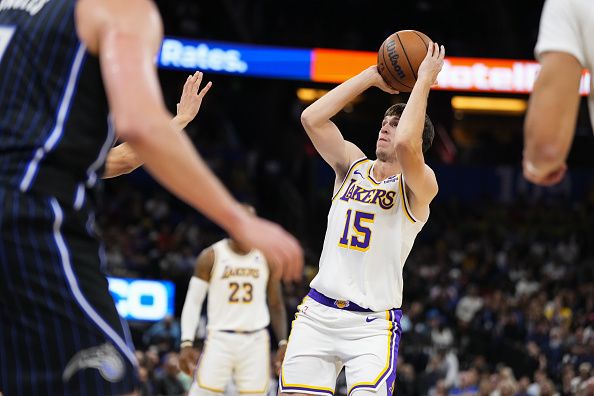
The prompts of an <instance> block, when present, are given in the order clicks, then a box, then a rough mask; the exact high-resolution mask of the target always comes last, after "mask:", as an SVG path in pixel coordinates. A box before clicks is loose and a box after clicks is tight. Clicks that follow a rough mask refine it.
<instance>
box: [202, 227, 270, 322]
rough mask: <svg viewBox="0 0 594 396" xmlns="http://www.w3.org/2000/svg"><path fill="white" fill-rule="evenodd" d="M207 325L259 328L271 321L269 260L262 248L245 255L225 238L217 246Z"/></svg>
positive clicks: (211, 278)
mask: <svg viewBox="0 0 594 396" xmlns="http://www.w3.org/2000/svg"><path fill="white" fill-rule="evenodd" d="M212 247H213V250H214V256H215V261H214V265H213V267H212V272H211V275H210V286H209V288H208V304H207V311H206V314H207V317H208V324H207V329H208V330H209V331H210V330H225V331H238V332H246V331H255V330H261V329H264V328H266V326H268V324H269V323H270V314H269V312H268V304H267V293H266V290H267V286H268V275H269V270H268V264H267V262H266V258H265V257H264V255H263V254H262V252H260V251H259V250H252V251H251V252H249V253H247V254H244V255H241V254H237V253H235V252H234V251H233V250H232V249H231V247H230V246H229V240H228V239H223V240H222V241H220V242H217V243H215V244H214V245H213V246H212Z"/></svg>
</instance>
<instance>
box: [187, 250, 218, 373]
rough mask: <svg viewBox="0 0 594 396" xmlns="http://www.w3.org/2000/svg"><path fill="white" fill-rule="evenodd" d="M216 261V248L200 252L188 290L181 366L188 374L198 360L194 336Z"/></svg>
mask: <svg viewBox="0 0 594 396" xmlns="http://www.w3.org/2000/svg"><path fill="white" fill-rule="evenodd" d="M214 261H215V253H214V249H213V248H212V246H211V247H208V248H206V249H204V250H203V251H202V253H200V255H199V256H198V259H197V260H196V265H195V267H194V276H192V279H190V284H189V285H188V292H187V294H186V300H185V301H184V307H183V308H182V313H181V344H180V348H181V349H180V354H179V367H180V369H181V370H182V371H184V372H185V373H187V374H188V375H192V372H193V371H194V366H195V365H196V361H197V352H196V350H195V349H194V347H193V346H194V336H195V335H196V329H197V328H198V322H200V312H201V311H202V303H204V298H205V297H206V293H207V291H208V285H209V283H210V274H211V272H212V267H213V265H214Z"/></svg>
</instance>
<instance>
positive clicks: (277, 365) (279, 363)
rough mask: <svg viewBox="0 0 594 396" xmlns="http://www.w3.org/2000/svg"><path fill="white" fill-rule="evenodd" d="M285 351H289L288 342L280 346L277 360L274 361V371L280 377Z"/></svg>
mask: <svg viewBox="0 0 594 396" xmlns="http://www.w3.org/2000/svg"><path fill="white" fill-rule="evenodd" d="M285 353H287V344H285V345H281V346H279V347H278V351H276V361H275V362H274V372H275V373H276V376H277V377H280V373H281V367H282V365H283V360H284V359H285Z"/></svg>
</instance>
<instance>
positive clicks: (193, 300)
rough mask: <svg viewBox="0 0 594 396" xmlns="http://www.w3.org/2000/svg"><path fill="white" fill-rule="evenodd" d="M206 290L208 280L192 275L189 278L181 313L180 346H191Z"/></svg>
mask: <svg viewBox="0 0 594 396" xmlns="http://www.w3.org/2000/svg"><path fill="white" fill-rule="evenodd" d="M207 291H208V282H206V281H204V280H202V279H200V278H198V277H196V276H193V277H192V279H190V285H189V286H188V293H187V294H186V301H185V302H184V307H183V309H182V314H181V347H182V348H183V347H187V346H192V345H193V344H194V336H195V334H196V328H197V327H198V322H199V320H200V311H202V303H203V302H204V298H205V297H206V292H207Z"/></svg>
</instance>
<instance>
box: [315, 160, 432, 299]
mask: <svg viewBox="0 0 594 396" xmlns="http://www.w3.org/2000/svg"><path fill="white" fill-rule="evenodd" d="M374 164H375V161H371V160H369V159H367V158H362V159H359V160H357V161H355V162H354V163H353V164H352V165H351V167H350V168H349V171H348V172H347V175H346V177H345V179H344V181H343V183H342V185H341V186H340V188H339V189H338V191H336V193H335V194H334V197H333V198H332V206H331V207H330V212H329V213H328V226H327V229H326V236H325V239H324V248H323V250H322V256H321V257H320V269H319V272H318V274H317V275H316V277H315V278H314V279H313V280H312V282H311V287H312V288H314V289H316V290H317V291H319V292H321V293H323V294H324V295H326V296H328V297H330V298H332V299H336V300H346V301H352V302H354V303H355V304H357V305H359V306H361V307H364V308H368V309H371V310H373V311H384V310H389V309H392V308H399V307H401V305H402V291H403V281H402V270H403V268H404V263H405V261H406V258H407V257H408V254H409V253H410V251H411V249H412V246H413V243H414V241H415V238H416V236H417V234H418V233H419V231H421V228H423V225H424V224H425V222H423V221H420V220H418V219H417V218H415V217H414V215H413V214H412V212H411V210H410V206H409V205H408V202H407V199H406V195H405V191H406V184H405V181H404V180H403V177H402V174H398V175H394V176H390V177H388V178H387V179H385V180H383V181H381V182H378V181H376V180H375V179H374V178H373V165H374Z"/></svg>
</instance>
